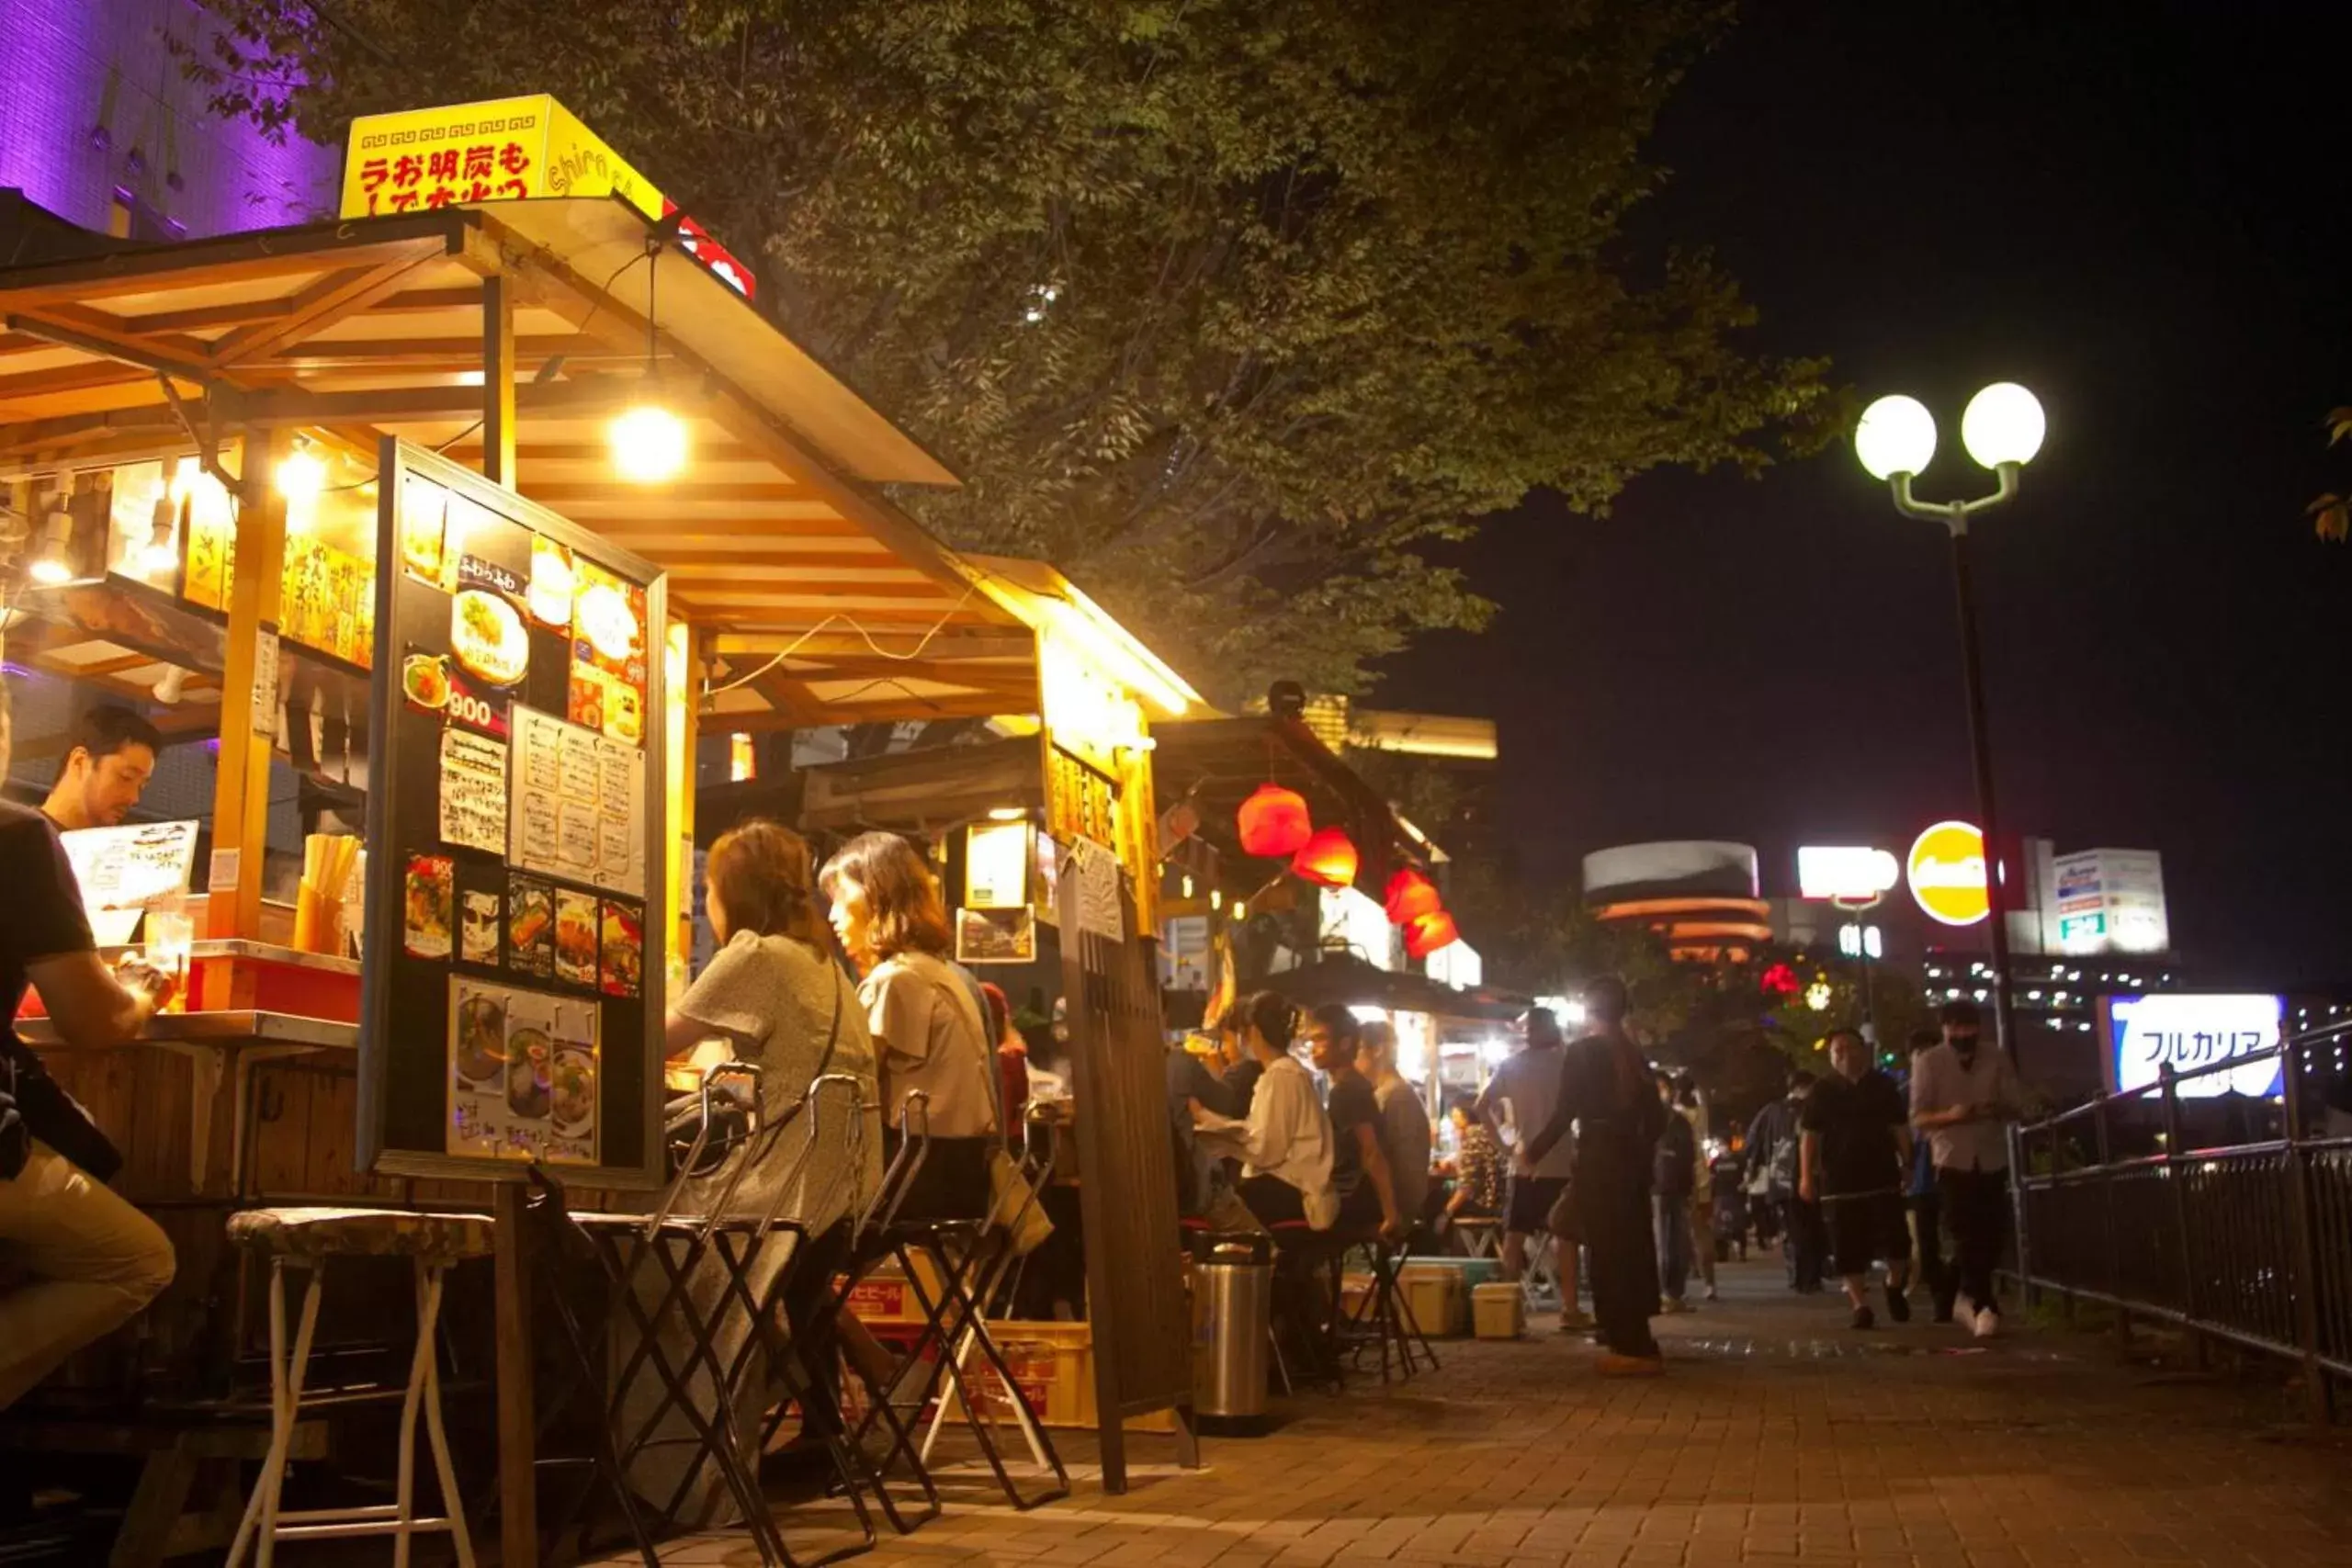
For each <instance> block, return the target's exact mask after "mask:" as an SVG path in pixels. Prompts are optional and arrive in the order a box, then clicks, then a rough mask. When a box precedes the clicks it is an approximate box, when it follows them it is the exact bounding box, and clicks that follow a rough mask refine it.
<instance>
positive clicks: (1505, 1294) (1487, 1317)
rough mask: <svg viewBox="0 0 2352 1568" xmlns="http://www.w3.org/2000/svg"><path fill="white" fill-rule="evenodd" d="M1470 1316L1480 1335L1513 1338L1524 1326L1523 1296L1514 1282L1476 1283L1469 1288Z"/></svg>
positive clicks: (1524, 1304)
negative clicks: (1476, 1284)
mask: <svg viewBox="0 0 2352 1568" xmlns="http://www.w3.org/2000/svg"><path fill="white" fill-rule="evenodd" d="M1470 1305H1471V1314H1472V1320H1473V1322H1474V1324H1475V1325H1476V1331H1477V1336H1478V1337H1479V1338H1481V1339H1516V1338H1518V1337H1520V1335H1521V1332H1522V1331H1523V1330H1524V1329H1525V1328H1526V1327H1527V1298H1526V1297H1525V1296H1523V1295H1522V1294H1521V1292H1520V1289H1519V1287H1518V1286H1517V1285H1505V1284H1499V1283H1498V1284H1492V1285H1478V1286H1476V1287H1474V1288H1473V1289H1472V1290H1471V1292H1470Z"/></svg>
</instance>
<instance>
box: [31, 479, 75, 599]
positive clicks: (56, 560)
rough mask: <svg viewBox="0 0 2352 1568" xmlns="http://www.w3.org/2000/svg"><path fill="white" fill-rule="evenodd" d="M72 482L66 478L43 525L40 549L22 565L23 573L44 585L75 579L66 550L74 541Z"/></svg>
mask: <svg viewBox="0 0 2352 1568" xmlns="http://www.w3.org/2000/svg"><path fill="white" fill-rule="evenodd" d="M73 501H74V481H73V480H72V479H67V480H66V481H65V489H64V491H62V493H60V494H59V496H58V498H57V505H56V507H55V508H54V509H53V510H51V513H49V519H48V521H47V522H46V523H45V524H43V525H42V527H41V536H40V553H38V554H37V555H35V556H34V557H33V558H32V560H31V562H30V563H29V564H28V565H27V566H26V568H25V575H26V576H27V577H29V578H31V579H32V580H33V581H35V582H36V583H39V584H40V586H41V587H43V588H57V587H61V586H62V585H63V584H65V583H68V582H71V581H74V563H73V561H72V560H71V559H70V558H69V557H68V555H67V552H68V551H69V550H70V549H71V548H72V546H73V542H74V513H73V512H72V511H71V510H70V508H71V506H72V504H73Z"/></svg>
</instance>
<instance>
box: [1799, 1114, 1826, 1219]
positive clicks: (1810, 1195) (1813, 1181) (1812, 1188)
mask: <svg viewBox="0 0 2352 1568" xmlns="http://www.w3.org/2000/svg"><path fill="white" fill-rule="evenodd" d="M1820 1166H1821V1134H1818V1133H1816V1132H1815V1131H1814V1130H1813V1129H1812V1128H1810V1127H1808V1128H1806V1129H1805V1131H1804V1136H1803V1137H1801V1138H1799V1139H1798V1140H1797V1196H1798V1197H1800V1198H1802V1199H1804V1201H1806V1202H1808V1203H1812V1202H1817V1201H1819V1200H1818V1199H1817V1198H1816V1197H1815V1193H1817V1192H1818V1191H1819V1190H1820V1179H1819V1174H1818V1173H1819V1169H1820Z"/></svg>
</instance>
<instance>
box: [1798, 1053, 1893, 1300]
mask: <svg viewBox="0 0 2352 1568" xmlns="http://www.w3.org/2000/svg"><path fill="white" fill-rule="evenodd" d="M1827 1043H1828V1046H1829V1062H1830V1065H1831V1066H1834V1067H1836V1068H1837V1069H1838V1070H1837V1072H1836V1073H1834V1074H1833V1075H1831V1076H1830V1077H1826V1078H1823V1079H1822V1080H1821V1081H1820V1082H1819V1083H1817V1084H1815V1086H1814V1089H1813V1093H1812V1094H1811V1095H1809V1096H1807V1097H1806V1100H1805V1105H1804V1144H1803V1145H1802V1149H1801V1157H1802V1160H1803V1174H1802V1175H1801V1176H1800V1178H1799V1191H1800V1193H1801V1195H1802V1196H1803V1197H1804V1201H1807V1202H1809V1203H1813V1202H1817V1203H1819V1204H1820V1205H1821V1210H1822V1214H1823V1218H1824V1220H1825V1221H1826V1224H1827V1227H1828V1231H1829V1247H1830V1253H1831V1256H1832V1258H1833V1259H1834V1261H1835V1265H1836V1268H1837V1269H1838V1273H1840V1274H1842V1275H1844V1276H1845V1280H1846V1300H1847V1301H1848V1302H1849V1303H1851V1304H1852V1306H1853V1309H1854V1326H1855V1327H1856V1328H1869V1327H1871V1326H1872V1325H1874V1324H1875V1323H1876V1321H1877V1320H1876V1319H1875V1318H1874V1317H1873V1316H1872V1315H1871V1306H1870V1279H1871V1263H1873V1262H1883V1263H1884V1264H1885V1265H1886V1313H1887V1315H1888V1316H1889V1317H1892V1318H1893V1319H1894V1321H1895V1322H1897V1323H1905V1322H1908V1321H1909V1320H1910V1316H1911V1303H1910V1302H1909V1301H1908V1300H1907V1299H1906V1297H1905V1292H1906V1291H1908V1290H1909V1288H1910V1279H1911V1235H1910V1227H1909V1225H1908V1224H1907V1223H1906V1218H1905V1213H1904V1207H1903V1189H1904V1185H1905V1173H1906V1172H1907V1171H1908V1170H1909V1168H1910V1165H1911V1111H1910V1107H1909V1106H1908V1105H1906V1104H1905V1102H1904V1099H1903V1093H1902V1091H1901V1090H1900V1089H1896V1088H1895V1087H1894V1079H1893V1078H1890V1077H1887V1076H1886V1075H1885V1074H1884V1073H1883V1072H1880V1071H1879V1070H1878V1069H1877V1068H1876V1067H1875V1066H1871V1048H1870V1044H1869V1043H1868V1042H1866V1041H1865V1040H1863V1038H1862V1037H1861V1035H1860V1033H1859V1032H1856V1031H1854V1030H1850V1029H1840V1030H1837V1031H1834V1032H1832V1033H1831V1034H1830V1036H1829V1039H1828V1042H1827Z"/></svg>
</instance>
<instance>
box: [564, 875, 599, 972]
mask: <svg viewBox="0 0 2352 1568" xmlns="http://www.w3.org/2000/svg"><path fill="white" fill-rule="evenodd" d="M596 949H597V942H596V900H595V899H594V897H591V896H590V895H588V894H585V893H574V892H573V891H571V889H570V888H568V887H565V888H559V889H557V890H556V896H555V977H556V978H557V979H559V980H561V981H563V982H564V983H566V984H567V985H573V986H594V985H595V984H596V957H597V953H596Z"/></svg>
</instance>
